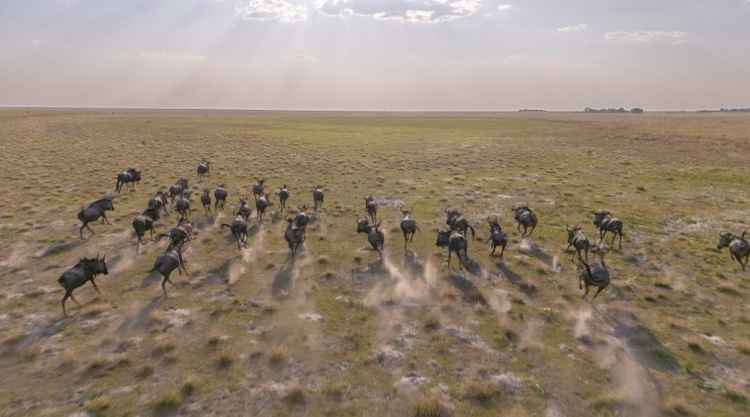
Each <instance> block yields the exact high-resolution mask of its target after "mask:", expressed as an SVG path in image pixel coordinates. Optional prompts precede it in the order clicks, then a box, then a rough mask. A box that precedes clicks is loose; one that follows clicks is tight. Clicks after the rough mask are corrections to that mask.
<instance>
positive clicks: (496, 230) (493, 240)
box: [487, 218, 508, 259]
mask: <svg viewBox="0 0 750 417" xmlns="http://www.w3.org/2000/svg"><path fill="white" fill-rule="evenodd" d="M487 223H489V225H490V237H488V238H487V243H488V244H489V245H490V247H491V248H492V252H490V256H495V249H497V247H498V246H499V247H500V259H503V254H504V253H505V247H506V246H508V235H506V234H505V232H503V227H502V226H500V222H498V221H497V219H492V218H490V219H488V220H487Z"/></svg>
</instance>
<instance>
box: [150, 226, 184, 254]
mask: <svg viewBox="0 0 750 417" xmlns="http://www.w3.org/2000/svg"><path fill="white" fill-rule="evenodd" d="M164 237H168V238H169V245H168V246H167V250H166V252H170V251H172V249H178V250H180V251H181V250H182V247H183V246H184V245H185V243H187V242H189V241H190V240H192V239H193V225H192V224H191V223H190V222H188V221H183V220H180V222H179V223H177V226H175V227H174V228H173V229H172V230H170V231H169V234H165V233H162V234H160V235H158V236H156V240H161V239H162V238H164Z"/></svg>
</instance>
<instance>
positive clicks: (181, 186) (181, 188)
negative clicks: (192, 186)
mask: <svg viewBox="0 0 750 417" xmlns="http://www.w3.org/2000/svg"><path fill="white" fill-rule="evenodd" d="M188 188H189V186H188V180H187V178H185V177H181V178H180V179H178V180H177V182H175V183H174V185H172V186H170V187H169V197H170V198H171V199H172V203H174V202H175V200H176V199H177V197H178V196H181V195H184V194H185V191H187V190H188Z"/></svg>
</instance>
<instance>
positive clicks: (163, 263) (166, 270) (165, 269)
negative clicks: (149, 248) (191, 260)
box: [151, 248, 187, 298]
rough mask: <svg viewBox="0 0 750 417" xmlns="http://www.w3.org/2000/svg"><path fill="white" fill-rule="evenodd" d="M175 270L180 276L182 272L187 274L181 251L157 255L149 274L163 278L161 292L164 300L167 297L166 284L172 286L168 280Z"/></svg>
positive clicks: (176, 250) (178, 249)
mask: <svg viewBox="0 0 750 417" xmlns="http://www.w3.org/2000/svg"><path fill="white" fill-rule="evenodd" d="M175 269H176V270H177V272H178V273H179V274H180V275H182V273H183V271H184V272H185V273H187V268H186V267H185V260H184V259H183V258H182V251H181V250H180V248H177V249H173V250H171V251H169V252H164V254H163V255H159V257H158V258H156V261H155V262H154V267H153V268H152V269H151V272H158V273H159V274H161V276H162V277H163V278H162V281H161V291H162V293H163V294H164V298H166V297H167V288H166V284H167V282H169V283H170V284H172V281H170V280H169V276H170V275H171V274H172V272H173V271H174V270H175ZM172 285H174V284H172Z"/></svg>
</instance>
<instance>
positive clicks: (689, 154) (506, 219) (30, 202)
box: [0, 109, 750, 417]
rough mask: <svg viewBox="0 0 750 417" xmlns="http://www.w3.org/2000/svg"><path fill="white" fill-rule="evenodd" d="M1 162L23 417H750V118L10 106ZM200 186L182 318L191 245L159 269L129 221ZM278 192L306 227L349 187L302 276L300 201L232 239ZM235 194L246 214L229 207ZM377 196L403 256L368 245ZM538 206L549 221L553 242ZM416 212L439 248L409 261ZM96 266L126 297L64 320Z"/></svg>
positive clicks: (2, 402) (4, 302)
mask: <svg viewBox="0 0 750 417" xmlns="http://www.w3.org/2000/svg"><path fill="white" fill-rule="evenodd" d="M0 149H2V151H1V153H0V161H1V162H2V164H1V166H2V171H1V172H0V178H2V180H1V181H0V283H2V286H1V287H0V369H1V372H2V374H3V378H2V381H1V382H0V413H2V414H1V415H3V416H76V417H83V416H151V415H155V416H162V415H165V416H166V415H181V416H235V415H247V416H303V415H304V416H415V417H420V416H421V417H425V416H497V415H504V416H519V417H521V416H545V417H560V416H568V417H580V416H634V417H636V416H637V417H654V416H669V417H676V416H701V417H704V416H715V417H719V416H727V417H729V416H740V415H748V414H750V404H749V403H748V401H750V400H748V398H749V397H750V318H749V317H748V313H750V301H749V300H750V271H747V272H743V271H741V270H740V268H739V266H738V265H737V264H736V263H735V262H733V261H731V260H730V258H729V253H728V252H727V251H726V249H725V250H724V251H723V252H720V251H719V250H717V249H716V245H717V241H718V234H719V232H721V231H731V232H734V233H738V234H740V233H742V231H743V230H745V229H747V228H748V227H750V171H749V168H750V116H748V115H743V114H695V113H646V114H642V115H630V114H625V115H609V114H596V115H587V114H573V113H571V114H565V113H314V112H242V111H197V110H196V111H188V110H185V111H176V110H175V111H166V110H164V111H147V110H40V109H36V110H27V109H13V110H8V109H6V110H2V111H0ZM201 158H206V159H207V160H209V161H210V162H211V164H212V165H211V173H210V176H209V177H208V178H207V179H205V180H203V181H202V182H200V181H199V180H198V178H197V176H196V165H197V163H198V161H199V160H200V159H201ZM128 167H136V168H138V169H140V170H141V171H142V173H143V174H142V175H143V180H142V181H141V182H140V183H138V184H137V186H136V188H135V190H134V191H130V190H125V191H123V192H122V193H120V194H115V198H114V206H115V210H114V211H113V212H110V213H111V214H109V215H108V217H109V218H110V220H111V222H112V225H106V224H100V223H98V222H97V223H96V224H93V225H92V228H93V230H94V231H95V232H96V234H94V235H91V236H88V235H87V239H86V240H85V241H81V240H80V239H79V237H78V227H79V225H80V223H79V222H78V220H77V219H76V213H77V212H78V210H80V208H81V206H82V205H85V204H88V203H90V202H92V201H94V200H96V199H98V198H101V197H102V196H104V195H105V194H106V193H108V192H112V191H113V190H114V186H115V176H116V174H117V173H118V172H121V171H122V170H124V169H126V168H128ZM181 176H184V177H186V178H188V179H189V180H190V186H191V188H193V189H194V193H193V195H194V196H195V198H194V201H193V212H192V213H191V217H192V220H193V222H194V224H195V225H196V236H195V239H194V240H193V241H191V242H190V243H189V244H188V245H187V246H186V248H187V249H186V251H185V257H186V260H187V267H188V271H189V272H188V273H187V274H185V275H177V274H174V275H173V277H172V278H173V281H174V282H175V286H174V287H170V288H169V289H170V293H169V297H168V298H166V299H163V298H162V294H161V290H160V288H159V280H158V279H156V280H155V279H154V278H153V277H150V274H149V271H150V270H151V267H152V265H153V263H154V259H155V258H156V256H157V255H158V254H159V253H160V252H161V251H163V250H164V247H165V246H166V242H165V241H163V242H161V243H156V242H149V243H148V244H146V246H145V248H144V250H143V253H141V254H136V251H135V238H134V237H133V235H132V228H131V222H132V220H133V218H134V217H135V216H136V215H137V214H138V213H140V212H141V211H142V210H143V209H145V208H146V203H147V201H148V199H149V198H150V197H151V196H152V195H153V194H154V193H155V192H156V191H158V190H159V189H162V188H165V187H168V186H169V185H171V184H173V183H174V182H175V181H176V180H177V179H178V178H179V177H181ZM256 178H265V179H266V182H267V186H268V189H269V190H272V191H275V190H277V189H278V188H279V187H280V186H281V185H282V184H284V183H285V184H287V185H288V186H289V189H290V191H291V198H290V201H289V202H290V205H291V206H292V207H293V208H296V207H299V206H301V205H302V204H307V205H308V206H310V205H311V204H312V201H311V200H312V197H311V190H312V187H313V186H315V185H316V184H321V185H323V186H324V188H325V192H326V201H325V204H324V207H323V210H322V212H321V213H320V216H319V218H318V219H317V221H315V222H314V223H313V224H311V225H310V226H309V227H308V231H307V239H306V243H305V250H304V252H303V253H302V254H301V255H300V256H298V257H297V258H296V259H290V258H289V256H288V250H287V246H286V242H285V241H284V239H283V231H284V228H285V226H286V222H284V221H283V219H284V217H285V214H282V213H278V204H277V205H275V206H272V207H271V210H272V211H273V212H274V213H273V215H272V216H268V218H267V219H266V220H265V221H264V222H263V224H261V225H259V226H255V227H253V229H252V233H251V237H250V240H249V246H248V248H247V249H245V250H242V251H238V250H237V247H236V245H234V244H233V242H232V241H231V240H230V239H229V233H228V231H227V230H226V229H222V228H220V227H219V224H220V223H222V222H223V223H228V222H229V220H231V216H232V211H233V210H234V208H235V207H236V204H237V202H238V198H239V197H240V196H249V195H250V191H249V187H250V186H251V185H252V184H253V183H254V182H255V179H256ZM220 183H223V184H226V186H227V189H228V191H229V193H230V195H229V200H228V204H227V208H226V209H225V210H224V211H223V212H219V213H210V214H206V213H204V212H203V210H202V208H200V203H199V200H198V199H197V196H198V194H199V192H200V191H201V190H202V189H204V188H210V189H213V188H215V187H216V185H217V184H220ZM369 194H372V195H373V196H374V197H375V198H376V199H378V201H379V203H380V204H381V207H380V210H379V212H378V215H379V217H380V218H381V219H382V224H383V226H382V227H383V230H384V231H385V233H386V244H385V256H384V260H383V262H382V263H381V262H380V261H379V260H378V256H377V254H376V253H375V252H373V251H371V250H368V244H367V241H366V238H365V236H364V235H362V234H359V235H358V234H357V233H356V230H355V229H356V221H357V219H358V218H361V217H364V214H365V212H364V197H365V196H367V195H369ZM250 198H251V199H252V197H250ZM273 200H274V202H275V203H276V198H275V197H273ZM517 204H528V205H529V206H530V207H532V208H533V209H534V210H535V211H536V212H537V214H538V216H539V227H538V228H537V230H536V231H535V232H534V234H533V235H532V236H531V237H530V238H525V239H521V237H520V235H519V234H518V233H517V232H516V230H515V224H514V223H513V217H512V213H511V211H510V208H511V207H512V206H513V205H517ZM403 206H406V207H409V208H410V209H411V210H412V212H413V213H414V217H415V218H416V220H417V221H418V223H419V225H420V229H421V230H420V231H419V232H418V233H417V235H416V237H415V239H414V242H413V243H412V244H410V247H409V250H410V252H408V253H407V254H405V252H404V247H403V240H402V237H401V232H400V230H399V227H398V225H399V220H400V211H399V208H400V207H403ZM448 207H452V208H456V209H460V210H461V211H462V212H463V214H464V215H465V216H466V217H467V218H468V219H469V220H470V222H471V224H472V225H473V226H474V227H475V228H476V229H477V240H472V241H471V242H470V243H469V255H470V257H471V258H472V259H473V260H474V261H475V262H477V263H478V265H479V269H478V270H473V271H472V272H469V271H460V270H459V269H458V267H457V264H454V265H453V269H449V268H448V266H447V265H446V256H445V253H444V251H443V250H440V249H439V248H437V247H436V246H435V234H436V231H437V229H438V228H441V227H444V225H445V216H444V214H443V209H444V208H448ZM597 209H607V210H609V211H611V212H612V213H613V214H614V215H615V216H617V217H618V218H620V219H622V220H623V221H624V223H625V239H624V242H623V248H622V250H618V249H617V248H616V247H612V248H610V251H609V253H608V254H607V256H606V261H607V265H608V266H609V269H610V272H611V276H612V283H611V285H610V287H609V288H607V289H606V290H605V291H604V292H603V293H602V294H601V295H600V296H599V297H598V298H596V299H595V300H594V301H589V300H582V299H581V294H582V291H581V290H579V288H578V281H577V275H576V266H575V264H574V263H573V262H571V253H569V252H566V251H565V248H566V246H567V242H566V232H565V227H566V225H574V224H580V225H581V226H583V228H584V230H585V231H586V233H587V235H588V236H589V237H590V238H594V237H595V236H596V234H595V230H594V226H593V225H592V215H591V212H592V211H593V210H597ZM491 215H496V216H498V217H499V218H500V222H501V224H502V225H503V227H504V229H505V230H506V231H507V232H508V234H509V236H510V245H509V247H508V249H507V251H506V253H505V257H504V259H503V260H500V259H498V258H492V257H490V256H489V255H488V248H487V246H486V244H485V243H484V242H483V241H484V240H486V238H487V236H488V228H487V222H486V219H487V218H488V216H491ZM176 219H177V216H176V214H174V213H173V214H171V216H167V217H164V218H162V219H161V222H160V223H161V226H160V228H159V229H158V230H159V231H160V232H166V231H168V230H169V228H171V227H172V226H174V224H175V223H176ZM480 240H481V241H480ZM97 254H100V255H106V259H107V262H108V267H109V274H108V275H106V276H100V277H98V278H97V283H98V285H99V288H100V289H101V291H102V294H101V295H98V294H97V293H96V292H95V291H94V289H93V287H91V286H90V285H89V284H87V285H86V286H84V287H82V288H81V289H79V290H77V291H76V293H75V295H76V298H77V299H78V300H79V301H80V302H81V304H82V306H81V307H78V306H76V305H75V304H74V303H69V304H68V312H69V317H67V318H65V317H63V315H62V310H61V307H60V300H61V298H62V295H63V290H62V288H61V287H60V286H59V285H58V283H57V279H58V278H59V276H60V274H61V273H62V272H63V271H64V270H66V269H67V268H70V267H71V266H73V265H74V264H75V263H76V261H77V260H78V259H79V258H81V257H83V256H94V255H97ZM407 255H408V256H407Z"/></svg>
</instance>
